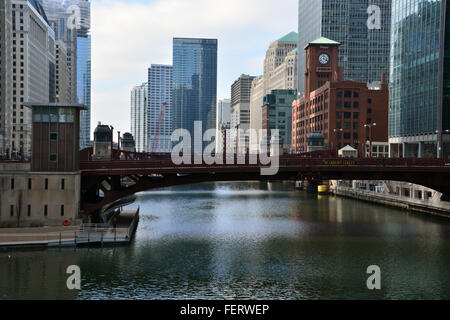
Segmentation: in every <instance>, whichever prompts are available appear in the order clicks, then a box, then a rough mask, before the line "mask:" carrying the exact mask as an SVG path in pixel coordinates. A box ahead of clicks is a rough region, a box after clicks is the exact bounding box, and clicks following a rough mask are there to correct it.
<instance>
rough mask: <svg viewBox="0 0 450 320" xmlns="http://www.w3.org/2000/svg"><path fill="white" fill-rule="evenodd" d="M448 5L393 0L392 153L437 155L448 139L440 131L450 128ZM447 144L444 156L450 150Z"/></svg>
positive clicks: (390, 136) (390, 137)
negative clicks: (442, 142)
mask: <svg viewBox="0 0 450 320" xmlns="http://www.w3.org/2000/svg"><path fill="white" fill-rule="evenodd" d="M448 10H449V8H447V1H430V0H408V1H407V0H394V1H393V2H392V41H391V42H392V43H391V67H390V69H391V71H390V108H389V143H390V145H391V155H394V154H395V153H397V152H398V155H402V156H403V157H436V156H440V152H439V151H440V147H441V146H440V142H441V138H442V140H443V141H446V140H447V138H448V136H447V135H443V136H442V137H441V132H442V131H443V130H444V131H445V130H448V129H450V122H449V120H450V118H449V110H450V109H449V108H450V103H449V102H450V99H449V98H450V83H449V81H450V63H449V60H450V50H449V49H450V42H449V41H450V39H448V37H449V32H446V29H447V28H449V27H450V24H449V23H450V21H449V20H448V19H449V12H448ZM445 40H449V41H445ZM446 49H447V50H446ZM447 145H448V144H447V143H446V145H445V146H444V156H445V157H447V156H448V154H449V151H450V150H449V148H448V147H447Z"/></svg>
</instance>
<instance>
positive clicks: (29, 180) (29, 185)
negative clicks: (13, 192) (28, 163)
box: [28, 179, 31, 190]
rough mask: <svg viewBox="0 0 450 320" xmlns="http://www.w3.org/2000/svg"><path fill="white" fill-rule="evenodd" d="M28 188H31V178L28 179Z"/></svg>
mask: <svg viewBox="0 0 450 320" xmlns="http://www.w3.org/2000/svg"><path fill="white" fill-rule="evenodd" d="M28 190H31V179H28Z"/></svg>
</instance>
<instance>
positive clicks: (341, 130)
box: [333, 128, 344, 156]
mask: <svg viewBox="0 0 450 320" xmlns="http://www.w3.org/2000/svg"><path fill="white" fill-rule="evenodd" d="M333 131H334V134H335V136H336V156H337V155H338V151H339V150H338V138H337V136H338V135H337V133H338V132H341V133H342V132H343V131H344V129H342V128H339V129H334V130H333Z"/></svg>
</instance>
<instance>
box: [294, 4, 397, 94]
mask: <svg viewBox="0 0 450 320" xmlns="http://www.w3.org/2000/svg"><path fill="white" fill-rule="evenodd" d="M371 5H376V6H378V7H379V8H380V22H381V29H369V28H368V26H367V22H368V20H369V17H371V16H372V14H369V13H368V8H369V6H371ZM390 21H391V0H299V14H298V25H299V27H298V28H299V31H298V37H299V43H298V48H299V53H298V87H299V92H300V94H304V92H305V84H304V82H305V51H304V50H303V49H304V48H305V47H306V46H307V45H308V43H310V42H311V41H313V40H316V39H317V38H319V37H326V38H328V39H331V40H334V41H337V42H339V43H341V44H342V45H341V47H340V48H339V66H341V67H344V79H346V80H354V81H359V82H368V83H372V82H379V81H380V80H381V75H382V74H383V73H385V74H386V75H388V74H389V48H390Z"/></svg>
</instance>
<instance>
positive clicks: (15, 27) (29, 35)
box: [0, 0, 55, 157]
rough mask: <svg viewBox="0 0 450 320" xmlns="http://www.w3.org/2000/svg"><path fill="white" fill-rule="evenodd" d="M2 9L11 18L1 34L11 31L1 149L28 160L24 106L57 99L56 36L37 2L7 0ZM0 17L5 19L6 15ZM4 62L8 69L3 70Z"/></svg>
mask: <svg viewBox="0 0 450 320" xmlns="http://www.w3.org/2000/svg"><path fill="white" fill-rule="evenodd" d="M0 9H3V10H5V11H4V12H5V17H6V15H10V16H9V17H8V18H7V19H6V21H5V23H3V21H2V22H1V25H2V33H3V29H4V30H5V32H6V31H8V30H9V34H5V35H2V42H1V46H2V49H1V50H2V67H1V68H2V70H1V75H2V79H1V81H2V88H1V90H2V97H1V100H2V105H1V124H2V126H3V125H5V127H4V128H0V135H3V138H2V139H1V140H3V141H2V142H3V144H2V146H1V147H2V148H3V151H6V152H7V153H8V155H10V154H12V155H13V156H14V154H16V155H18V156H19V157H21V156H22V157H29V156H30V154H31V112H30V110H29V109H28V108H25V107H24V106H23V103H24V102H28V101H39V102H42V101H44V102H52V101H54V99H55V82H54V81H55V38H54V37H55V35H54V32H53V30H52V29H51V28H50V26H49V23H48V20H47V17H46V15H45V12H44V10H43V8H42V6H41V4H40V3H39V2H38V1H37V0H12V1H11V2H10V1H6V2H3V4H2V7H0ZM0 14H1V15H2V16H3V12H2V13H0ZM8 20H9V21H8ZM3 45H5V49H3ZM3 50H6V51H3ZM8 50H9V52H8ZM3 52H5V54H7V56H3ZM9 59H10V60H9ZM3 61H5V63H6V64H5V67H7V68H8V70H4V69H3ZM11 76H12V78H11ZM3 81H7V82H10V83H9V84H8V83H5V84H3ZM3 90H6V91H5V92H4V93H3ZM10 90H11V91H10ZM3 101H4V102H5V104H4V105H3ZM2 129H3V130H2ZM3 133H4V134H3Z"/></svg>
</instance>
